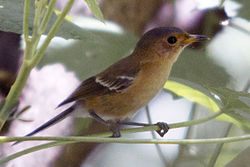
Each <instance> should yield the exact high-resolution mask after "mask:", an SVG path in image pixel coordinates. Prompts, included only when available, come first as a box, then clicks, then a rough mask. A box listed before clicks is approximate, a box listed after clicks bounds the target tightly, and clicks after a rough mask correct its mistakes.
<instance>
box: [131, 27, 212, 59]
mask: <svg viewBox="0 0 250 167" xmlns="http://www.w3.org/2000/svg"><path fill="white" fill-rule="evenodd" d="M204 40H208V38H207V37H206V36H204V35H192V34H189V33H187V32H185V31H183V30H181V29H179V28H176V27H159V28H155V29H152V30H150V31H148V32H146V33H145V34H144V35H143V36H142V37H141V39H140V40H139V42H138V43H137V45H136V49H135V50H143V51H144V53H150V54H148V55H145V56H158V57H165V58H168V59H171V60H173V61H175V60H176V59H177V57H178V55H179V54H180V53H181V51H182V50H183V49H184V48H185V47H186V46H188V45H189V44H191V43H193V42H200V41H204ZM148 58H150V57H148ZM151 58H152V57H151Z"/></svg>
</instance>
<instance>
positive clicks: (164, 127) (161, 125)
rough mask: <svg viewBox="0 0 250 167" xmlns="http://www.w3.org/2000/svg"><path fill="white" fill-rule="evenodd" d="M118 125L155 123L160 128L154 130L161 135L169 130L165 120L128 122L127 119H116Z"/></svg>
mask: <svg viewBox="0 0 250 167" xmlns="http://www.w3.org/2000/svg"><path fill="white" fill-rule="evenodd" d="M117 123H118V124H119V125H134V126H154V125H157V126H158V127H159V128H160V129H159V130H156V132H157V133H158V134H159V135H160V136H161V137H163V136H164V135H165V134H166V133H167V132H168V130H169V126H168V124H167V123H165V122H157V123H156V124H147V123H138V122H128V121H118V122H117Z"/></svg>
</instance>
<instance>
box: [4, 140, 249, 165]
mask: <svg viewBox="0 0 250 167" xmlns="http://www.w3.org/2000/svg"><path fill="white" fill-rule="evenodd" d="M46 138H47V140H56V141H59V142H51V143H48V144H42V145H39V146H35V147H32V148H29V149H26V150H24V151H20V152H17V153H15V154H12V155H10V156H8V157H6V158H3V159H1V160H0V165H1V164H3V163H6V162H8V161H10V160H12V159H15V158H17V157H20V156H22V155H25V154H28V153H31V152H34V151H38V150H42V149H46V148H50V147H54V146H60V145H65V144H72V143H77V142H88V143H89V142H90V143H126V144H216V143H231V142H238V141H243V140H250V135H243V136H237V137H226V138H213V139H184V140H177V139H172V140H158V139H131V138H100V137H46ZM0 139H1V140H4V138H3V137H1V138H0ZM24 139H25V140H27V139H30V140H44V137H9V138H8V141H16V140H24Z"/></svg>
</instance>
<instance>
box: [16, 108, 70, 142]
mask: <svg viewBox="0 0 250 167" xmlns="http://www.w3.org/2000/svg"><path fill="white" fill-rule="evenodd" d="M74 109H75V106H74V105H73V106H71V107H69V108H68V109H66V110H65V111H63V112H61V113H60V114H58V115H57V116H55V117H54V118H52V119H51V120H49V121H48V122H46V123H44V124H42V125H41V126H39V127H38V128H37V129H35V130H34V131H32V132H30V133H29V134H27V135H25V137H27V136H32V135H34V134H36V133H38V132H40V131H42V130H44V129H46V128H48V127H50V126H51V125H53V124H55V123H57V122H59V121H61V120H63V119H64V118H66V116H67V115H69V114H70V113H72V112H73V111H74ZM20 142H21V141H17V142H15V143H14V144H13V145H16V144H18V143H20Z"/></svg>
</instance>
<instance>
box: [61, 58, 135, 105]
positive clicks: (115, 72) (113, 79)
mask: <svg viewBox="0 0 250 167" xmlns="http://www.w3.org/2000/svg"><path fill="white" fill-rule="evenodd" d="M122 61H123V63H121V62H120V61H119V62H118V63H116V64H114V65H112V66H111V67H109V68H108V69H107V70H105V71H104V72H102V73H100V74H98V75H96V76H93V77H91V78H88V79H87V80H85V81H83V82H82V83H81V85H80V86H79V87H78V88H77V89H76V90H75V91H74V92H73V93H72V94H71V95H70V96H69V97H68V98H67V99H66V100H64V101H63V102H62V103H61V104H59V105H58V107H60V106H62V105H64V104H67V103H70V102H73V101H76V100H84V99H85V98H88V97H95V96H102V95H105V94H114V93H121V92H123V91H124V90H126V89H127V88H128V87H129V86H130V85H132V83H133V82H134V80H135V77H136V75H137V73H138V72H139V68H138V66H133V67H131V66H130V67H129V68H128V67H127V68H124V67H122V66H123V65H124V64H126V63H129V62H128V61H127V60H126V59H122ZM125 61H126V62H125Z"/></svg>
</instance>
